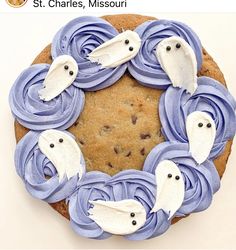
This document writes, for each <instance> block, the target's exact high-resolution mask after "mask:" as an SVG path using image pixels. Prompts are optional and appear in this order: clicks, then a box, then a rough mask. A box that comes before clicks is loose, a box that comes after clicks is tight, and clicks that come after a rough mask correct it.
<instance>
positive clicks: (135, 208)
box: [88, 199, 146, 235]
mask: <svg viewBox="0 0 236 250" xmlns="http://www.w3.org/2000/svg"><path fill="white" fill-rule="evenodd" d="M90 203H91V204H92V205H93V207H92V208H90V209H89V211H88V212H89V214H90V215H89V217H90V218H91V219H92V220H94V221H95V222H96V223H97V224H98V225H99V226H100V227H101V228H102V229H103V230H104V231H105V232H109V233H112V234H117V235H126V234H131V233H134V232H135V231H137V230H138V229H139V228H141V227H142V226H143V225H144V224H145V221H146V211H145V208H144V207H143V206H142V204H141V203H140V202H138V201H136V200H132V199H128V200H122V201H101V200H98V201H90Z"/></svg>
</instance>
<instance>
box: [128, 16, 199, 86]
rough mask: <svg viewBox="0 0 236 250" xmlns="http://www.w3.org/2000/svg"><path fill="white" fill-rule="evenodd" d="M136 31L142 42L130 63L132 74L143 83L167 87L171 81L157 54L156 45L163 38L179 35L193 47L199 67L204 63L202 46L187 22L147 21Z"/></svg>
mask: <svg viewBox="0 0 236 250" xmlns="http://www.w3.org/2000/svg"><path fill="white" fill-rule="evenodd" d="M135 31H136V32H137V33H138V34H139V36H140V38H141V40H142V43H141V47H140V50H139V53H138V54H137V55H136V57H134V58H133V59H132V60H131V61H130V62H129V63H128V70H129V72H130V74H131V75H132V76H133V77H134V78H135V79H136V80H138V81H139V82H140V83H141V84H143V85H145V86H148V87H152V88H158V89H166V88H167V87H168V86H169V85H171V81H170V79H169V77H168V76H167V74H166V73H165V72H164V70H163V69H162V68H161V65H160V63H159V62H158V59H157V57H156V55H155V53H156V46H157V45H158V43H159V42H161V41H162V40H163V39H165V38H168V37H171V36H178V37H181V38H183V39H184V40H185V41H186V42H187V43H189V45H190V46H191V47H192V49H193V51H194V53H195V55H196V59H197V67H198V69H200V68H201V65H202V46H201V42H200V40H199V38H198V36H197V35H196V33H195V32H194V31H193V30H192V29H191V28H189V27H188V26H187V25H186V24H183V23H181V22H176V21H169V20H164V19H163V20H154V21H147V22H145V23H143V24H141V25H139V26H138V27H137V28H136V29H135Z"/></svg>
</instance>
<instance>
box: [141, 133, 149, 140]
mask: <svg viewBox="0 0 236 250" xmlns="http://www.w3.org/2000/svg"><path fill="white" fill-rule="evenodd" d="M140 138H141V139H142V140H145V139H150V138H151V135H150V134H149V133H146V134H140Z"/></svg>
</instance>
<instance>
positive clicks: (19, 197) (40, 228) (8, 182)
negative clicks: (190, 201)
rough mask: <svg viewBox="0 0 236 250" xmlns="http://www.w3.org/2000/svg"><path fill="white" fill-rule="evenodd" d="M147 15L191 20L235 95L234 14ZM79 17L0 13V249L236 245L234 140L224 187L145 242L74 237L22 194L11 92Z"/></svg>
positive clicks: (66, 225) (51, 213) (45, 207)
mask: <svg viewBox="0 0 236 250" xmlns="http://www.w3.org/2000/svg"><path fill="white" fill-rule="evenodd" d="M1 1H2V0H1ZM139 12H140V10H139ZM88 14H89V13H86V15H88ZM102 14H104V13H100V14H99V15H102ZM144 14H147V15H152V16H156V17H159V18H166V19H176V20H180V21H183V22H185V23H187V24H189V25H190V26H191V27H192V28H193V29H194V30H195V31H196V32H197V34H198V35H199V36H200V38H201V40H202V43H203V45H204V46H205V48H207V50H208V51H209V53H210V54H211V55H212V56H213V57H214V59H215V61H216V62H217V63H218V65H219V66H220V68H221V70H222V71H223V72H224V74H225V78H226V80H227V84H228V88H229V90H230V91H231V93H232V94H233V95H234V96H235V97H236V52H235V50H236V32H235V24H236V14H208V13H205V14H199V13H198V14H197V13H195V14H193V13H187V14H186V13H185V14H184V13H182V14H180V13H179V14H174V13H157V12H156V13H144ZM76 16H78V15H76V14H52V13H50V14H1V15H0V31H1V33H0V45H1V46H0V59H1V63H0V82H1V84H0V86H1V89H0V158H1V164H0V198H1V200H0V248H4V249H5V248H18V249H29V248H31V249H32V248H44V249H49V248H53V249H55V248H57V249H58V248H61V249H62V248H67V249H68V248H78V249H87V248H100V249H107V248H136V249H139V248H150V249H167V248H168V249H186V248H188V249H197V248H198V249H200V248H201V249H203V248H210V249H216V248H220V249H223V248H231V249H236V150H235V144H234V145H233V148H232V151H233V152H232V154H231V156H230V159H229V162H228V166H227V170H226V173H225V175H224V178H223V180H222V187H221V189H220V191H219V192H218V193H217V194H216V195H215V196H214V201H213V204H212V206H211V207H210V208H209V209H208V210H206V211H204V212H201V213H198V214H193V215H191V216H190V217H189V218H187V219H184V220H182V221H180V222H178V223H177V224H175V225H174V226H172V227H171V228H170V229H169V230H168V231H167V232H166V233H165V234H164V235H162V236H161V237H158V238H155V239H151V240H148V241H142V242H131V241H127V240H125V239H123V238H121V237H112V238H110V239H108V240H105V241H95V240H88V239H85V238H82V237H80V236H77V235H76V234H75V233H74V232H73V231H72V229H71V228H70V225H69V223H68V221H67V220H66V219H64V218H63V217H62V216H60V215H59V214H57V213H56V212H55V211H54V210H53V209H52V208H50V207H49V205H48V204H46V203H44V202H42V201H39V200H36V199H34V198H32V197H31V196H30V195H29V194H28V193H27V192H26V190H25V189H24V186H23V184H22V181H21V180H20V178H19V177H18V176H17V175H16V173H15V169H14V163H13V154H14V149H15V139H14V129H13V118H12V117H11V114H10V109H9V107H8V92H9V89H10V87H11V86H12V83H13V82H14V80H15V78H16V77H17V76H18V74H19V73H20V72H21V71H22V70H23V69H24V68H26V67H28V66H29V64H30V63H31V62H32V60H33V59H34V57H35V56H36V55H37V54H38V53H39V52H40V51H41V50H42V49H43V48H44V47H45V46H46V45H47V44H49V43H50V41H51V40H52V37H53V35H54V33H55V32H56V31H57V30H58V29H59V28H60V27H61V26H62V25H63V24H65V23H66V22H67V21H69V20H70V19H72V18H74V17H76Z"/></svg>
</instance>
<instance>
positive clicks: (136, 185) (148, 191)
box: [68, 170, 170, 240]
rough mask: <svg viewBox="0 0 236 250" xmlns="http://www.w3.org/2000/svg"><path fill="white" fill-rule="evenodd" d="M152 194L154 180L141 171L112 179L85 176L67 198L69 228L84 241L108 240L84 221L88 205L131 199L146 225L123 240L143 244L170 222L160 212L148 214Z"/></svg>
mask: <svg viewBox="0 0 236 250" xmlns="http://www.w3.org/2000/svg"><path fill="white" fill-rule="evenodd" d="M155 193H156V181H155V177H154V175H152V174H150V173H147V172H144V171H138V170H126V171H122V172H120V173H118V174H116V175H115V176H113V177H110V176H109V175H107V174H104V173H101V172H97V171H94V172H89V173H86V174H85V175H84V176H83V177H82V179H81V180H80V181H79V183H78V187H77V189H76V191H75V192H74V193H73V194H72V195H71V197H69V198H68V202H69V214H70V220H71V225H72V228H73V229H74V230H75V232H76V233H78V234H79V235H82V236H85V237H89V238H95V239H105V238H108V237H110V236H111V234H110V233H107V232H105V231H103V230H102V228H100V227H99V226H98V225H97V224H96V223H95V222H94V221H93V220H92V219H90V218H89V217H88V216H89V213H88V210H89V208H91V204H90V203H89V201H91V200H92V201H93V200H105V201H120V200H125V199H134V200H137V201H139V202H140V203H141V204H142V205H143V206H144V208H145V209H146V212H147V221H146V223H145V224H144V226H143V227H141V228H140V229H139V230H138V231H136V232H135V233H133V234H130V235H126V236H125V237H126V238H128V239H130V240H143V239H147V238H152V237H155V236H157V235H160V234H162V233H164V232H165V231H166V230H167V229H168V228H169V226H170V221H168V220H167V218H168V215H167V214H166V213H164V212H163V211H162V210H159V211H158V212H157V213H151V214H150V213H149V212H150V210H151V209H152V207H153V205H154V203H155V199H156V197H155Z"/></svg>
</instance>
